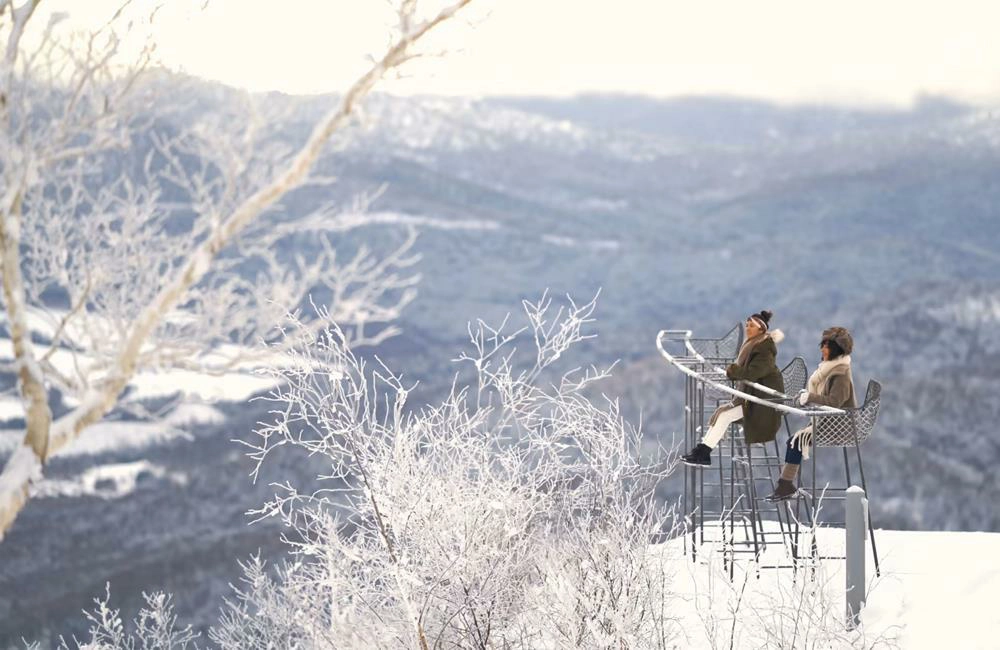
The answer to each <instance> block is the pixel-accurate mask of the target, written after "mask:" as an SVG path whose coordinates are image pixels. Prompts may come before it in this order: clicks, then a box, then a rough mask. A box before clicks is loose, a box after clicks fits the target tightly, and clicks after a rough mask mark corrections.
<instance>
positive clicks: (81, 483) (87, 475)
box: [32, 460, 187, 499]
mask: <svg viewBox="0 0 1000 650" xmlns="http://www.w3.org/2000/svg"><path fill="white" fill-rule="evenodd" d="M142 478H155V479H159V480H167V481H170V482H171V483H173V484H174V485H178V486H183V485H186V484H187V476H185V475H184V474H182V473H179V472H167V471H166V470H165V469H164V468H163V467H162V466H160V465H156V464H153V463H150V462H149V461H145V460H140V461H136V462H133V463H114V464H109V465H98V466H97V467H91V468H88V469H87V470H86V471H84V472H83V473H81V474H80V475H79V476H76V477H73V478H70V479H45V480H42V481H40V482H39V483H37V484H35V485H34V486H32V494H33V495H34V496H36V497H43V498H45V497H81V496H96V497H100V498H102V499H120V498H122V497H125V496H128V495H129V494H131V493H132V492H134V491H135V489H136V486H137V485H138V482H139V480H140V479H142Z"/></svg>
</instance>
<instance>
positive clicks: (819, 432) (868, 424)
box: [813, 379, 882, 447]
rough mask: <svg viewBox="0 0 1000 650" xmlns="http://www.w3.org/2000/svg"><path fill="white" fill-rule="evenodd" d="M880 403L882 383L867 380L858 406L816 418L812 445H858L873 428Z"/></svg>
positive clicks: (867, 436) (869, 434)
mask: <svg viewBox="0 0 1000 650" xmlns="http://www.w3.org/2000/svg"><path fill="white" fill-rule="evenodd" d="M881 403H882V384H880V383H878V382H877V381H875V380H874V379H872V380H871V381H869V382H868V390H867V391H866V392H865V402H864V404H862V405H861V406H859V407H858V408H853V409H845V410H846V411H847V413H846V414H845V415H832V416H829V417H824V418H817V422H816V425H815V430H814V432H813V445H815V446H817V447H853V446H854V445H855V444H858V445H860V444H861V443H863V442H864V441H865V440H867V439H868V438H869V436H871V435H872V432H873V431H874V430H875V420H876V419H877V418H878V409H879V406H880V405H881Z"/></svg>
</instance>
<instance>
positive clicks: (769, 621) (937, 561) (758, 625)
mask: <svg viewBox="0 0 1000 650" xmlns="http://www.w3.org/2000/svg"><path fill="white" fill-rule="evenodd" d="M876 539H877V542H878V548H879V555H880V559H881V563H882V564H881V569H882V576H881V577H876V576H875V572H874V566H873V563H872V560H871V555H870V553H869V555H868V558H867V562H866V568H867V570H868V590H869V591H868V598H867V605H866V608H865V609H864V610H863V612H862V626H861V628H860V629H859V630H858V631H857V632H855V633H847V632H846V630H845V629H844V628H843V626H842V625H841V623H842V621H843V620H844V616H845V609H846V602H845V595H844V588H845V579H844V568H843V561H834V560H828V561H825V562H824V563H823V565H824V566H823V568H822V569H821V570H820V571H818V572H817V574H816V578H815V580H814V579H813V578H812V574H811V573H810V572H808V571H807V572H803V573H800V574H799V575H798V576H797V577H794V576H793V573H792V571H791V570H789V569H780V570H776V569H764V570H762V571H761V572H760V575H759V577H758V576H757V573H756V571H755V570H754V565H753V563H752V562H749V563H748V562H745V561H744V562H741V563H740V564H739V569H738V570H737V571H736V574H735V576H734V579H733V581H732V582H730V581H729V580H728V579H727V578H726V574H725V571H724V570H723V567H722V558H721V556H719V555H718V554H716V555H714V556H711V557H709V558H708V559H704V557H703V558H702V559H701V560H699V561H698V562H697V563H692V562H691V561H690V560H689V559H686V561H685V562H684V563H683V568H681V569H680V570H678V571H677V572H676V573H675V585H674V588H675V591H676V592H677V594H678V596H679V598H678V600H677V601H676V602H675V606H676V607H677V616H678V617H679V618H680V620H681V621H682V624H681V627H682V629H683V630H684V638H683V640H682V641H681V642H680V643H678V644H677V647H678V648H699V649H700V648H705V649H709V648H721V647H725V648H728V647H730V645H729V641H730V640H731V639H732V629H733V627H732V620H733V616H734V614H733V612H734V611H735V612H736V614H735V616H736V618H737V621H738V624H737V627H736V639H735V642H734V645H733V647H735V648H762V647H768V648H772V647H773V648H805V647H810V648H812V647H824V648H825V647H834V648H836V647H898V648H904V649H906V650H939V649H940V648H962V649H963V650H964V649H969V650H973V649H977V650H988V649H991V648H996V647H997V639H1000V612H998V610H997V608H996V606H995V605H996V603H997V601H998V600H1000V534H997V533H942V532H925V531H919V532H918V531H894V530H877V531H876ZM818 543H819V547H820V549H821V552H823V553H830V554H838V553H843V548H844V531H843V529H838V528H822V529H820V531H819V535H818ZM665 547H666V548H665V552H669V553H671V554H672V555H680V554H682V553H683V550H682V542H681V540H675V541H672V542H670V543H668V544H666V545H665ZM782 560H787V553H786V552H785V551H784V549H783V548H781V547H775V545H771V546H770V548H769V550H768V552H766V553H765V555H764V557H763V562H762V564H772V563H775V561H782ZM820 623H825V624H826V625H827V626H828V627H829V628H830V629H829V631H828V632H827V633H821V632H820V630H819V629H818V627H819V625H820ZM810 626H812V628H813V629H810ZM713 638H714V644H713ZM821 640H824V641H823V642H821ZM852 642H856V643H857V645H856V646H852V645H850V643H852Z"/></svg>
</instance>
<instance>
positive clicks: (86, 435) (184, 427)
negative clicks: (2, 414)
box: [0, 404, 225, 457]
mask: <svg viewBox="0 0 1000 650" xmlns="http://www.w3.org/2000/svg"><path fill="white" fill-rule="evenodd" d="M224 419H225V416H224V415H223V413H222V412H221V411H219V410H218V409H216V408H213V407H211V406H209V405H206V404H181V405H179V406H178V407H177V408H175V409H174V410H173V411H171V412H170V413H169V414H167V416H166V417H164V418H163V419H162V420H154V421H151V422H114V421H112V422H108V421H105V422H98V423H97V424H93V425H91V426H89V427H87V428H86V429H84V430H83V433H81V434H80V435H79V436H78V437H77V438H76V439H75V440H73V441H72V442H70V443H69V444H68V445H67V446H66V447H64V448H63V449H60V450H59V451H58V452H56V454H55V456H69V457H72V456H90V455H95V454H103V453H108V452H116V451H123V450H130V449H132V450H134V449H144V448H146V447H150V446H152V445H160V444H165V443H168V442H171V441H173V440H177V439H188V440H190V439H192V438H193V437H194V436H193V435H192V433H191V432H192V431H193V430H195V429H196V428H197V427H198V426H200V425H214V424H218V423H220V422H222V421H223V420H224ZM23 438H24V432H23V431H21V430H6V431H3V430H0V454H3V453H6V452H8V451H10V450H12V449H14V448H15V447H16V446H17V445H19V444H20V443H21V441H22V439H23Z"/></svg>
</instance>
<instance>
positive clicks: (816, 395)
mask: <svg viewBox="0 0 1000 650" xmlns="http://www.w3.org/2000/svg"><path fill="white" fill-rule="evenodd" d="M819 348H820V354H822V357H823V358H822V361H820V364H819V367H818V368H816V372H814V373H813V374H812V375H811V376H810V377H809V388H808V389H807V390H804V391H802V392H800V393H799V395H798V397H797V401H798V403H799V404H801V405H802V406H805V405H806V404H822V405H824V406H833V407H834V408H854V406H856V402H855V399H854V381H853V379H852V378H851V351H852V350H853V349H854V340H853V339H852V338H851V333H850V332H848V331H847V329H845V328H843V327H831V328H829V329H827V330H824V331H823V338H822V341H821V342H820V344H819ZM811 441H812V425H809V426H807V427H805V428H803V429H799V430H798V431H796V432H795V434H794V435H793V436H792V437H791V438H789V439H788V448H787V449H786V450H785V465H784V466H783V467H782V468H781V478H779V479H778V486H777V487H776V488H775V489H774V492H773V493H771V495H770V496H768V497H767V500H768V501H784V500H785V499H788V498H791V497H793V496H795V493H796V492H797V491H798V490H797V489H796V487H795V483H794V481H795V477H796V476H797V475H798V472H799V466H800V465H801V464H802V458H803V456H804V457H805V458H808V457H809V445H810V442H811Z"/></svg>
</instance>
